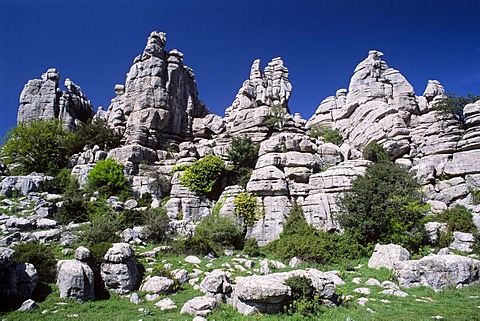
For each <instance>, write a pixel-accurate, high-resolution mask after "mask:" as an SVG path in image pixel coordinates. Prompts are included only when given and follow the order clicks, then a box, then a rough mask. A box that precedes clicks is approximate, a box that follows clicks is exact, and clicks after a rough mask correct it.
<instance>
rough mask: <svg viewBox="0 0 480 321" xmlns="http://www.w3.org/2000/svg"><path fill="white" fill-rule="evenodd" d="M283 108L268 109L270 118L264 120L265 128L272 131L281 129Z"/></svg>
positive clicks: (283, 115)
mask: <svg viewBox="0 0 480 321" xmlns="http://www.w3.org/2000/svg"><path fill="white" fill-rule="evenodd" d="M285 114H286V110H285V108H284V107H283V106H282V105H280V104H277V105H273V106H271V107H270V116H268V118H267V119H266V120H265V126H267V127H268V128H269V129H270V130H274V129H278V130H280V129H282V127H283V125H284V123H285Z"/></svg>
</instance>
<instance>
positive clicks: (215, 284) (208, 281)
mask: <svg viewBox="0 0 480 321" xmlns="http://www.w3.org/2000/svg"><path fill="white" fill-rule="evenodd" d="M232 285H233V282H232V280H231V279H230V277H229V274H228V273H226V272H225V271H222V270H213V271H212V272H210V273H209V274H208V275H207V276H206V277H205V278H204V279H203V280H202V282H201V283H200V291H202V292H203V293H205V295H206V296H208V297H215V296H216V295H218V294H220V295H228V294H230V293H231V292H232Z"/></svg>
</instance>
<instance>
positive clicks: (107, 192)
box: [85, 158, 130, 197]
mask: <svg viewBox="0 0 480 321" xmlns="http://www.w3.org/2000/svg"><path fill="white" fill-rule="evenodd" d="M85 190H86V191H90V192H93V191H97V190H98V192H99V193H100V195H102V196H105V197H108V196H112V195H118V196H120V197H125V196H126V195H128V194H129V192H130V189H129V186H128V180H127V177H126V176H125V174H124V173H123V165H121V164H118V163H117V162H115V161H114V160H113V159H111V158H109V159H105V160H100V161H99V162H98V163H97V164H96V165H95V166H94V167H93V169H92V170H91V171H90V173H88V176H87V184H86V185H85Z"/></svg>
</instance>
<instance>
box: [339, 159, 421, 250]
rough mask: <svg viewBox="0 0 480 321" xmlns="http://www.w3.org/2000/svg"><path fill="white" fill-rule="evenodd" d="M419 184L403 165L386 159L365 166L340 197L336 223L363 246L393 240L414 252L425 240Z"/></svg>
mask: <svg viewBox="0 0 480 321" xmlns="http://www.w3.org/2000/svg"><path fill="white" fill-rule="evenodd" d="M419 188H420V186H419V184H418V183H417V182H416V181H415V179H414V178H413V176H412V174H411V173H409V172H408V171H407V170H406V169H405V168H404V167H402V166H400V165H397V164H391V163H386V162H381V163H376V164H373V165H371V166H369V167H368V168H367V170H366V172H365V175H364V176H359V177H357V178H356V179H355V180H354V181H353V183H352V187H351V189H350V190H349V191H348V192H346V193H345V194H344V195H343V196H342V197H341V198H340V200H339V201H340V212H339V213H338V214H337V219H338V221H339V223H340V225H341V226H342V227H343V228H344V229H345V230H347V231H349V232H350V233H351V234H352V235H353V236H355V238H356V241H357V242H359V243H360V244H362V245H364V246H366V245H368V244H373V243H377V242H382V243H389V242H393V243H397V244H400V245H402V246H404V247H406V248H408V249H409V250H411V251H413V252H416V251H418V250H419V249H420V247H421V246H422V245H424V244H426V242H427V235H426V233H425V229H424V225H423V224H424V216H425V214H426V212H427V211H428V209H429V207H428V205H427V204H425V203H424V202H423V197H422V196H423V195H422V193H421V192H420V189H419Z"/></svg>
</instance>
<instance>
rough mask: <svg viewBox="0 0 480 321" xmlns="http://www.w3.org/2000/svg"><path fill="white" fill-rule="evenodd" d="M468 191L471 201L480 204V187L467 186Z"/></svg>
mask: <svg viewBox="0 0 480 321" xmlns="http://www.w3.org/2000/svg"><path fill="white" fill-rule="evenodd" d="M468 191H469V192H470V194H472V203H473V205H478V204H480V189H478V188H475V187H472V186H469V187H468Z"/></svg>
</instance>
